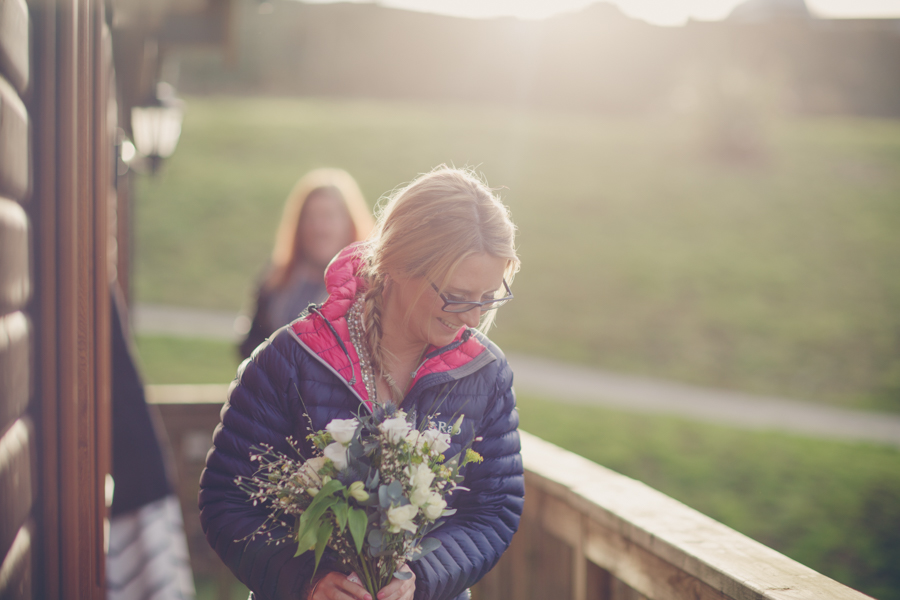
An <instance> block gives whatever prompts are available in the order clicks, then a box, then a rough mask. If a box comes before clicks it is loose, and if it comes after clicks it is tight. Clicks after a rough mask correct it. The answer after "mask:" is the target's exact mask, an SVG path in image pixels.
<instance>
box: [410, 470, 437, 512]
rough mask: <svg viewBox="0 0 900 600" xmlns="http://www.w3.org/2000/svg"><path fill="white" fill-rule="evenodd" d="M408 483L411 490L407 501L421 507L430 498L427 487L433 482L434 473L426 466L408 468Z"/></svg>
mask: <svg viewBox="0 0 900 600" xmlns="http://www.w3.org/2000/svg"><path fill="white" fill-rule="evenodd" d="M409 481H410V485H411V486H412V488H413V491H412V493H411V494H410V495H409V501H410V502H412V503H413V504H415V505H416V506H422V505H424V504H425V503H426V502H428V499H429V498H430V497H431V496H430V495H431V492H430V490H429V489H428V487H429V486H430V485H431V482H432V481H434V472H433V471H432V470H431V469H429V468H428V466H427V465H415V466H412V467H410V468H409Z"/></svg>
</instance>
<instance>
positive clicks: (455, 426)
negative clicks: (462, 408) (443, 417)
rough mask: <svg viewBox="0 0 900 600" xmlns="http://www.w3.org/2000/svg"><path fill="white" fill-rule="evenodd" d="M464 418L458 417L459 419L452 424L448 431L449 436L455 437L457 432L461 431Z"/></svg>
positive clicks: (464, 416) (463, 416) (462, 416)
mask: <svg viewBox="0 0 900 600" xmlns="http://www.w3.org/2000/svg"><path fill="white" fill-rule="evenodd" d="M465 418H466V415H459V418H458V419H457V420H456V422H455V423H454V424H453V427H452V428H451V429H450V435H456V434H457V433H459V430H460V429H462V423H463V419H465Z"/></svg>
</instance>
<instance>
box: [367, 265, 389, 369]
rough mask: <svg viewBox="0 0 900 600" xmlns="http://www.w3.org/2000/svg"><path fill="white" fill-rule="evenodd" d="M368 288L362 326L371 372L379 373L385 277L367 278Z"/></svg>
mask: <svg viewBox="0 0 900 600" xmlns="http://www.w3.org/2000/svg"><path fill="white" fill-rule="evenodd" d="M369 281H370V284H369V289H368V290H366V295H365V297H364V300H363V327H364V329H365V338H366V345H367V346H368V347H369V355H370V357H371V360H372V372H373V373H374V374H376V376H377V374H378V373H381V370H382V365H383V364H384V357H383V353H382V348H381V337H382V335H383V333H384V331H383V329H382V327H381V309H382V302H383V296H382V295H383V293H384V284H385V277H384V275H383V274H376V275H373V276H372V277H371V279H370V280H369Z"/></svg>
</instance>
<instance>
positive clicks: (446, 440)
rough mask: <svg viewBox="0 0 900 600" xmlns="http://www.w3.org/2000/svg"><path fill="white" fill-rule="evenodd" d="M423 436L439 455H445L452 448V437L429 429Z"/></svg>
mask: <svg viewBox="0 0 900 600" xmlns="http://www.w3.org/2000/svg"><path fill="white" fill-rule="evenodd" d="M422 435H424V436H425V439H426V440H427V441H428V446H429V447H430V448H431V449H432V450H433V451H434V452H437V453H438V454H443V453H444V452H445V451H446V450H447V448H449V447H450V436H449V435H448V434H446V433H441V432H440V431H438V430H437V429H428V430H426V431H425V432H424V433H423V434H422Z"/></svg>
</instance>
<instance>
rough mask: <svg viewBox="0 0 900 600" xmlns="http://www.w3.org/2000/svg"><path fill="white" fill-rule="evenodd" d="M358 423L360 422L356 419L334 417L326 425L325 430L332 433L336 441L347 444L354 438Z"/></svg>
mask: <svg viewBox="0 0 900 600" xmlns="http://www.w3.org/2000/svg"><path fill="white" fill-rule="evenodd" d="M358 425H359V422H358V421H357V420H356V419H334V420H332V421H331V423H329V424H328V425H326V426H325V431H327V432H328V433H330V434H331V437H333V438H334V441H336V442H340V443H342V444H344V445H345V446H346V445H347V444H349V443H350V441H351V440H352V439H353V434H354V433H356V427H357V426H358Z"/></svg>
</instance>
